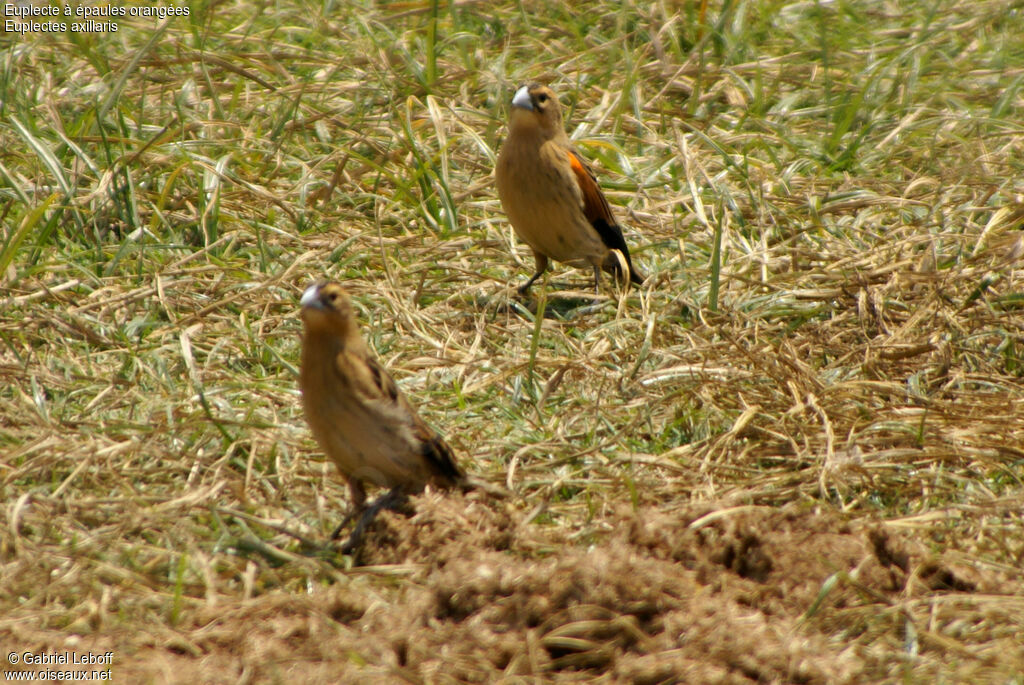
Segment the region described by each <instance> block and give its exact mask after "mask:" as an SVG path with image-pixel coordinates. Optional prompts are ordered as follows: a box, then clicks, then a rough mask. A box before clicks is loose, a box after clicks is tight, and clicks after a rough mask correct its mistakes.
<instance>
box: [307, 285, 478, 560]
mask: <svg viewBox="0 0 1024 685" xmlns="http://www.w3.org/2000/svg"><path fill="white" fill-rule="evenodd" d="M301 304H302V322H303V327H304V333H303V336H302V366H301V370H300V372H299V387H300V388H301V390H302V406H303V408H304V409H305V412H306V420H307V421H308V422H309V427H310V429H311V430H312V432H313V436H314V437H315V438H316V441H317V442H318V443H319V444H320V448H321V449H323V451H324V453H325V454H326V455H327V457H328V458H329V459H330V460H331V461H333V462H334V464H335V466H337V467H338V471H340V472H341V475H342V476H343V477H344V478H345V480H347V481H348V486H349V491H350V493H351V496H352V504H353V509H352V511H351V512H350V513H349V514H348V516H346V517H345V519H344V520H343V521H342V522H341V524H340V525H339V526H338V528H337V529H336V530H335V531H334V534H333V536H332V537H334V538H336V537H338V535H339V533H340V532H341V530H342V528H343V527H344V526H345V525H346V524H347V523H348V522H349V521H351V520H352V519H353V518H354V517H356V516H359V515H361V516H360V518H359V520H358V522H357V524H356V526H355V528H354V529H353V531H352V534H351V535H350V537H349V539H348V541H347V542H346V543H345V545H343V547H342V550H343V551H346V552H347V551H351V550H352V549H354V548H356V547H357V546H358V545H359V543H360V540H361V538H362V535H363V533H364V531H365V530H366V528H367V526H368V525H369V524H370V522H371V521H372V520H373V517H374V516H375V515H376V514H377V512H379V511H380V510H381V509H387V508H394V507H396V506H397V505H399V504H400V503H401V502H402V501H403V500H404V499H405V496H406V495H408V494H412V493H416V492H419V491H421V490H423V488H424V487H425V486H426V485H428V484H430V485H434V486H437V487H440V488H452V487H456V486H460V487H467V486H468V487H472V486H473V484H471V483H469V482H468V481H467V478H466V476H465V474H464V473H463V471H462V469H460V468H459V466H458V464H457V463H456V462H455V457H454V455H453V454H452V449H451V448H450V447H449V446H448V443H446V442H445V441H444V439H443V438H442V437H441V436H440V435H438V433H437V431H435V430H434V429H433V428H431V427H430V426H428V425H427V424H426V423H424V422H423V420H422V419H421V418H420V417H419V415H418V414H417V413H416V410H415V409H413V407H412V405H410V404H409V401H408V400H407V399H406V398H405V395H403V394H402V393H401V392H400V391H399V389H398V386H396V385H395V381H394V380H393V379H392V378H391V376H390V375H389V374H388V372H387V371H385V370H384V369H383V368H382V367H381V365H380V364H379V363H377V360H376V359H374V357H373V355H372V353H371V352H370V349H369V347H367V345H366V342H365V341H364V340H363V337H362V335H361V334H360V333H359V327H358V324H357V323H356V316H355V311H354V309H353V307H352V300H351V299H350V298H349V296H348V293H346V292H345V290H344V289H343V288H342V287H341V286H340V285H339V284H337V283H320V284H317V285H312V286H310V287H309V288H307V289H306V292H305V293H303V295H302V300H301ZM367 483H372V484H374V485H378V486H380V487H383V488H388V489H389V492H388V493H387V494H385V495H382V496H380V497H378V498H377V500H376V501H374V503H373V504H372V505H370V506H369V507H367V505H366V489H365V487H366V484H367Z"/></svg>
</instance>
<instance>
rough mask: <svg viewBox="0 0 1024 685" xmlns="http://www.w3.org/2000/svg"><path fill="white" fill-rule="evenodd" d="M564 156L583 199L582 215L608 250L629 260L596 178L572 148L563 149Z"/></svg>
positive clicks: (624, 243)
mask: <svg viewBox="0 0 1024 685" xmlns="http://www.w3.org/2000/svg"><path fill="white" fill-rule="evenodd" d="M565 154H566V156H567V157H568V158H569V166H570V167H571V168H572V171H573V175H574V176H575V177H576V184H577V186H579V189H580V194H581V195H582V197H583V214H584V216H586V217H587V221H589V222H590V223H591V225H592V226H593V227H594V230H596V231H597V234H598V235H599V236H601V241H602V242H604V244H605V246H606V247H607V248H608V249H610V250H618V251H620V252H621V253H622V255H623V256H624V257H625V258H626V262H627V263H630V266H631V267H632V263H631V262H630V260H629V248H628V247H626V239H625V238H624V237H623V236H622V229H621V228H619V225H618V223H616V221H615V216H614V215H612V208H611V207H610V206H609V205H608V200H607V199H605V196H604V193H602V192H601V186H599V185H597V177H596V176H594V172H593V171H591V169H590V165H588V164H587V163H586V162H585V161H584V160H583V158H582V157H580V156H579V154H578V153H577V152H576V151H575V150H573V149H572V148H565Z"/></svg>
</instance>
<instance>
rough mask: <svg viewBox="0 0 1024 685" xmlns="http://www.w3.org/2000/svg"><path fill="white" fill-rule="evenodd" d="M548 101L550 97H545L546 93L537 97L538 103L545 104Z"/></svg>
mask: <svg viewBox="0 0 1024 685" xmlns="http://www.w3.org/2000/svg"><path fill="white" fill-rule="evenodd" d="M547 101H548V96H547V95H545V94H544V93H541V94H540V95H538V96H537V102H540V103H545V102H547Z"/></svg>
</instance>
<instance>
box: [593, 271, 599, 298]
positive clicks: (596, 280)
mask: <svg viewBox="0 0 1024 685" xmlns="http://www.w3.org/2000/svg"><path fill="white" fill-rule="evenodd" d="M594 297H597V298H600V297H601V267H600V266H598V265H597V264H595V265H594Z"/></svg>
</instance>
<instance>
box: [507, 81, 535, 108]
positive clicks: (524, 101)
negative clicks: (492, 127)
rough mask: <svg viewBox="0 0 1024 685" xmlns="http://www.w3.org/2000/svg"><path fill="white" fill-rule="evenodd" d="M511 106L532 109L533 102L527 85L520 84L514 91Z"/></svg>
mask: <svg viewBox="0 0 1024 685" xmlns="http://www.w3.org/2000/svg"><path fill="white" fill-rule="evenodd" d="M512 106H513V107H519V108H520V109H528V110H530V111H533V102H532V101H531V100H530V88H529V87H528V86H522V87H521V88H520V89H519V90H517V91H516V94H515V95H513V96H512Z"/></svg>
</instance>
